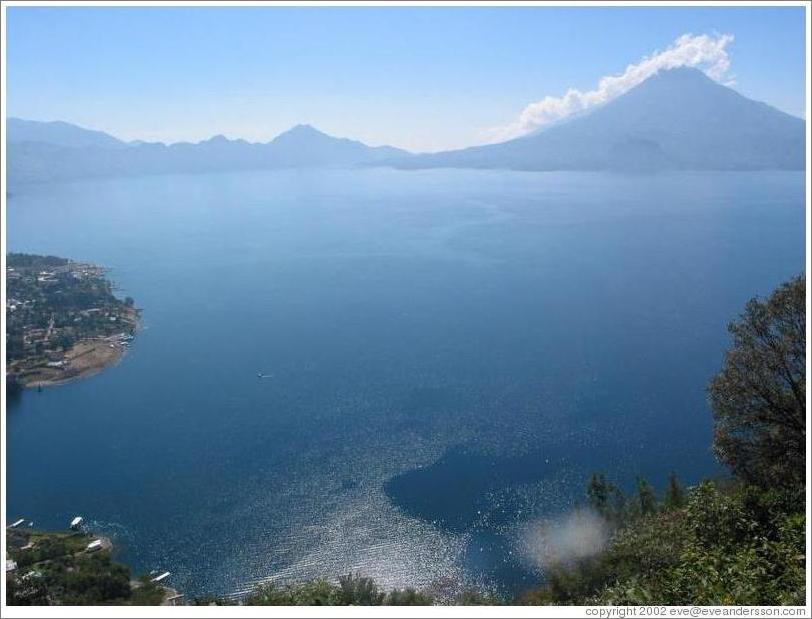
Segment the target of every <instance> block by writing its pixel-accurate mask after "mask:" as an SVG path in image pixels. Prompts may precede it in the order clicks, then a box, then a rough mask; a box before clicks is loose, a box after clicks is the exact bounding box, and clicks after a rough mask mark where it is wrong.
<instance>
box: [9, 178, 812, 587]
mask: <svg viewBox="0 0 812 619" xmlns="http://www.w3.org/2000/svg"><path fill="white" fill-rule="evenodd" d="M8 241H9V247H10V249H11V250H14V251H29V252H37V253H49V254H56V255H61V256H66V257H71V258H74V259H80V260H88V261H92V262H96V263H98V264H102V265H105V266H108V267H110V268H111V269H112V271H111V277H112V278H113V279H115V280H116V282H117V283H118V284H119V285H120V287H121V292H122V294H127V295H131V296H132V297H134V298H135V299H136V303H137V305H138V306H139V307H141V308H143V322H144V330H143V331H142V332H141V333H140V334H139V335H138V336H137V339H136V341H135V344H134V346H133V349H132V350H131V352H130V353H129V354H128V355H127V356H126V357H125V359H124V360H123V361H122V363H121V364H119V365H118V366H116V367H114V368H111V369H109V370H107V371H105V372H103V373H102V374H100V375H97V376H95V377H93V378H90V379H88V380H85V381H82V382H77V383H74V384H70V385H66V386H63V387H58V388H53V389H48V390H44V391H43V392H42V393H36V392H31V393H25V394H24V396H23V397H22V398H21V400H20V401H19V402H17V403H14V404H12V405H11V406H10V408H9V411H8V416H7V434H8V436H7V440H8V452H7V465H8V468H7V475H8V478H7V479H8V484H7V497H8V512H7V516H8V517H9V518H14V519H16V517H17V516H18V515H19V516H25V517H27V518H29V519H31V520H33V521H34V522H35V524H36V525H37V526H40V527H46V528H47V527H53V528H59V527H64V526H65V525H66V524H67V523H68V522H69V520H70V518H72V517H73V516H74V515H76V514H81V515H83V516H85V518H86V520H87V521H89V522H90V523H91V524H92V526H93V527H94V528H95V529H96V530H99V531H102V532H105V533H107V534H109V535H112V537H113V538H114V541H115V543H116V545H117V548H118V552H119V556H120V558H121V559H122V560H124V561H127V562H129V563H130V564H131V565H132V566H133V567H134V568H135V569H136V570H137V571H148V570H151V569H166V570H170V571H172V572H173V576H172V585H173V586H175V587H176V588H178V589H180V590H182V591H185V592H187V593H190V594H195V593H200V592H203V591H215V592H233V591H237V590H240V589H243V588H245V587H246V586H248V585H249V584H250V583H251V582H254V581H256V580H258V579H262V578H267V577H278V578H283V579H298V578H306V577H313V576H317V575H337V574H342V573H346V572H349V571H360V572H362V573H365V574H368V575H371V576H374V577H376V578H377V579H379V580H380V581H381V582H382V583H383V584H384V585H387V586H407V585H410V586H429V585H431V584H432V583H437V582H447V579H452V580H454V581H463V582H466V583H473V584H479V585H483V586H497V587H500V588H502V589H503V590H505V591H515V590H518V589H521V588H522V587H524V586H526V585H527V584H528V583H532V582H535V580H536V579H537V578H538V576H539V570H538V567H537V565H536V563H535V561H534V557H532V556H530V555H529V553H528V552H527V550H526V544H525V541H526V540H525V537H524V535H525V533H524V532H526V531H527V530H528V528H527V526H526V525H527V523H532V522H533V521H534V520H536V519H539V518H543V517H545V516H549V515H553V514H556V513H560V512H562V511H564V510H567V509H568V508H570V507H571V506H572V504H573V501H575V500H578V499H579V498H580V496H581V494H582V488H583V485H584V483H585V481H586V478H587V476H588V475H589V472H590V471H592V470H593V469H596V468H600V469H603V470H605V471H607V472H608V473H609V475H610V476H611V477H613V478H615V479H617V480H618V481H620V482H621V483H630V482H631V481H632V480H633V479H634V477H635V476H637V475H645V476H648V477H649V478H651V479H652V481H654V482H655V483H656V484H658V485H661V484H662V482H663V481H664V478H665V476H666V475H667V474H668V472H669V471H670V470H672V469H674V470H677V471H678V472H679V473H680V475H681V476H682V478H683V479H685V480H686V481H693V480H696V479H698V478H699V477H701V476H702V475H707V474H713V473H715V472H716V469H715V465H714V463H713V459H712V456H711V454H710V451H709V444H710V440H711V420H710V414H709V412H708V410H707V407H706V404H705V393H704V388H705V384H706V382H707V380H708V378H709V377H710V376H711V375H712V373H713V372H714V371H716V370H717V369H718V367H719V365H720V363H721V359H722V354H723V351H724V348H725V346H726V343H727V335H726V332H725V325H726V323H727V322H728V321H729V320H730V319H731V318H732V317H733V316H735V315H736V314H737V313H738V312H739V311H740V309H741V307H742V305H743V304H744V302H745V301H746V300H747V299H748V298H749V297H751V296H753V295H755V294H767V293H769V292H770V290H771V289H772V288H773V287H774V286H776V285H777V284H778V283H780V282H781V281H783V280H785V279H787V278H789V277H790V276H792V275H793V274H796V273H798V272H800V271H802V270H803V268H804V180H803V175H802V174H801V173H749V174H738V173H726V174H668V175H661V176H650V177H646V176H639V177H635V176H611V175H603V174H580V173H577V174H576V173H543V174H536V173H513V172H482V171H426V172H399V171H390V170H372V171H307V172H302V171H284V172H262V173H259V172H256V173H254V172H252V173H236V174H224V175H212V176H163V177H158V176H156V177H149V178H146V177H145V178H129V179H118V180H103V181H92V182H83V183H75V184H68V185H54V186H50V187H49V186H41V187H37V188H28V189H24V190H18V191H16V192H15V193H14V194H13V195H12V196H11V197H10V198H9V200H8ZM258 372H261V373H266V374H272V375H273V376H272V377H271V378H266V379H259V378H257V373H258ZM531 528H532V527H531Z"/></svg>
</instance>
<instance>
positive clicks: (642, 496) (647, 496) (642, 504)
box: [635, 477, 657, 516]
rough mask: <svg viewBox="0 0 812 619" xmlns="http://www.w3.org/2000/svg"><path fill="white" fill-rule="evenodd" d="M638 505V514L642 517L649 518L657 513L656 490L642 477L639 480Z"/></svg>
mask: <svg viewBox="0 0 812 619" xmlns="http://www.w3.org/2000/svg"><path fill="white" fill-rule="evenodd" d="M636 499H637V500H636V505H635V507H636V508H637V510H638V512H639V513H640V515H641V516H648V515H649V514H654V513H656V511H657V495H656V494H655V492H654V488H652V487H651V484H650V483H648V482H647V481H646V480H645V479H643V478H642V477H638V478H637V497H636Z"/></svg>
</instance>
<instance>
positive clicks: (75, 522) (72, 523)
mask: <svg viewBox="0 0 812 619" xmlns="http://www.w3.org/2000/svg"><path fill="white" fill-rule="evenodd" d="M83 521H84V518H82V517H81V516H76V518H74V519H73V520H71V521H70V528H71V529H73V530H74V531H75V530H76V529H78V528H79V527H81V526H82V522H83Z"/></svg>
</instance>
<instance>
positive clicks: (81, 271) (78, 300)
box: [6, 253, 139, 391]
mask: <svg viewBox="0 0 812 619" xmlns="http://www.w3.org/2000/svg"><path fill="white" fill-rule="evenodd" d="M6 287H7V288H6V320H7V335H6V355H7V357H6V361H7V370H6V379H7V390H9V391H14V390H17V389H20V388H23V387H44V386H49V385H58V384H63V383H66V382H69V381H71V380H76V379H79V378H84V377H87V376H90V375H92V374H95V373H96V372H99V371H100V370H102V369H104V368H105V367H108V366H110V365H113V364H115V363H117V362H118V361H119V359H121V357H122V355H123V354H124V352H125V351H126V349H127V347H128V346H129V343H130V341H131V340H132V338H133V337H134V333H135V331H136V329H137V327H138V319H139V311H138V310H137V309H136V308H135V305H134V301H133V299H132V298H131V297H126V298H125V299H123V300H122V299H119V298H118V297H117V296H116V295H115V294H113V286H112V283H111V282H110V281H109V280H108V279H107V278H106V276H105V270H104V269H103V268H101V267H98V266H96V265H93V264H88V263H84V262H74V261H72V260H68V259H65V258H58V257H55V256H38V255H32V254H16V253H10V254H7V256H6Z"/></svg>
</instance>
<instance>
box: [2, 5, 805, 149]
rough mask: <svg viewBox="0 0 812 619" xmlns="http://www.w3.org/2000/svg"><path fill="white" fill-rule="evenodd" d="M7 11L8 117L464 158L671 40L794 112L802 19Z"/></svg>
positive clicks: (585, 13)
mask: <svg viewBox="0 0 812 619" xmlns="http://www.w3.org/2000/svg"><path fill="white" fill-rule="evenodd" d="M7 11H8V12H7V103H8V114H9V115H10V116H19V117H22V118H31V119H37V120H56V119H59V120H67V121H69V122H74V123H77V124H81V125H83V126H88V127H92V128H97V129H102V130H104V131H108V132H110V133H112V134H114V135H116V136H118V137H121V138H124V139H146V140H161V141H170V142H171V141H179V140H191V141H197V140H200V139H205V138H208V137H210V136H211V135H213V134H218V133H222V134H225V135H227V136H228V137H243V138H246V139H250V140H262V141H264V140H268V139H270V138H272V137H273V136H275V135H277V134H278V133H280V132H282V131H284V130H286V129H288V128H289V127H291V126H292V125H294V124H297V123H310V124H313V125H315V126H316V127H318V128H320V129H322V130H324V131H326V132H328V133H331V134H334V135H340V136H348V137H353V138H356V139H361V140H363V141H365V142H367V143H370V144H374V145H378V144H384V143H387V144H393V145H395V146H401V147H405V148H409V149H412V150H439V149H445V148H454V147H461V146H467V145H470V144H474V143H479V142H481V141H483V135H484V133H483V132H487V131H488V130H489V129H491V128H494V127H501V126H505V125H509V124H510V123H512V122H514V121H515V120H516V118H517V117H518V116H519V114H520V113H521V112H522V110H523V109H524V108H525V106H527V105H528V104H530V103H532V102H534V101H538V100H540V99H543V98H544V97H545V96H548V95H550V96H559V95H562V94H564V93H565V92H566V91H567V89H569V88H577V89H580V90H584V91H586V90H590V89H593V88H595V87H596V85H597V84H598V81H599V80H600V78H601V77H604V76H608V75H615V74H619V73H622V72H623V71H624V69H625V68H626V67H627V65H629V64H633V63H638V62H639V61H640V60H641V59H642V58H643V57H644V56H647V55H651V54H653V53H654V52H655V51H657V50H663V49H665V48H667V47H668V46H669V45H671V44H672V43H673V42H674V41H675V39H677V37H679V36H680V35H683V34H686V33H692V34H694V35H700V34H708V35H714V34H721V33H724V34H731V35H733V36H734V37H735V39H734V40H733V42H731V43H730V44H729V45H728V46H727V47H726V53H727V54H728V55H729V60H730V69H729V72H728V75H729V76H733V77H734V79H735V88H736V89H737V90H739V91H740V92H741V93H742V94H744V95H746V96H749V97H752V98H754V99H758V100H761V101H765V102H767V103H770V104H771V105H774V106H776V107H778V108H779V109H781V110H784V111H786V112H788V113H790V114H794V115H796V116H803V115H804V113H803V112H804V108H805V98H804V96H805V91H806V89H805V48H804V38H805V23H804V10H803V8H800V7H790V8H786V7H777V8H764V7H760V8H734V7H720V8H717V7H702V8H694V7H680V8H667V7H658V8H639V7H623V8H609V7H607V8H588V7H561V8H558V7H504V8H501V7H489V8H475V7H455V8H441V7H427V8H426V7H409V8H405V7H403V8H401V7H399V8H384V7H364V8H338V7H334V8H332V7H331V8H319V7H297V8H293V7H291V8H287V7H285V8H283V7H238V8H225V7H212V8H203V7H189V8H148V7H133V8H129V7H112V8H111V7H98V8H97V7H93V8H86V7H70V8H67V7H65V8H45V7H42V8H35V7H9V8H8V9H7Z"/></svg>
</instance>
